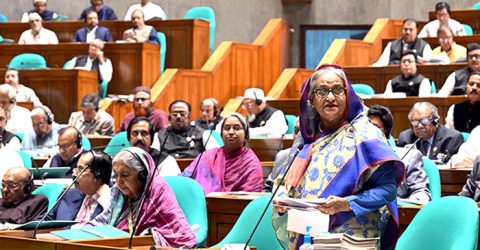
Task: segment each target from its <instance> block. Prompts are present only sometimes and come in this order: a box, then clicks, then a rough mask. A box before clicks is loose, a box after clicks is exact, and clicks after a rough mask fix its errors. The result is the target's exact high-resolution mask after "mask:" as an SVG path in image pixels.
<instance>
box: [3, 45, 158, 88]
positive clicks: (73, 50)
mask: <svg viewBox="0 0 480 250" xmlns="http://www.w3.org/2000/svg"><path fill="white" fill-rule="evenodd" d="M0 50H1V51H2V53H1V54H0V65H1V66H7V65H8V63H9V62H10V60H11V59H12V58H13V57H14V56H16V55H17V54H21V53H37V54H41V55H42V56H43V57H45V60H46V61H47V64H48V66H49V67H57V68H58V67H60V68H61V67H63V64H64V63H65V62H66V61H68V60H70V59H72V58H73V57H75V56H78V55H85V54H87V51H88V45H87V44H78V43H63V44H59V45H16V44H2V45H0ZM104 50H105V56H106V57H108V58H109V59H110V60H111V61H112V66H113V76H112V80H111V81H110V84H109V85H108V93H111V94H130V93H131V92H132V90H133V88H135V87H136V86H141V85H143V86H148V87H151V86H152V85H153V84H154V83H155V81H156V80H157V79H158V77H159V76H160V49H159V46H158V45H156V44H150V43H107V44H106V45H105V49H104Z"/></svg>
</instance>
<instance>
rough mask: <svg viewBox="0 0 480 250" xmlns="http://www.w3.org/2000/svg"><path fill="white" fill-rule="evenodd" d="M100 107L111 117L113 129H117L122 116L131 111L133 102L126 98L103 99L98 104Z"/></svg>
mask: <svg viewBox="0 0 480 250" xmlns="http://www.w3.org/2000/svg"><path fill="white" fill-rule="evenodd" d="M100 109H103V110H105V111H106V112H108V113H109V114H110V115H112V117H113V121H114V131H118V128H119V127H120V124H122V121H123V118H124V117H125V116H126V115H127V114H128V113H129V112H132V111H133V103H131V102H128V101H126V100H122V101H119V100H103V101H102V103H101V104H100Z"/></svg>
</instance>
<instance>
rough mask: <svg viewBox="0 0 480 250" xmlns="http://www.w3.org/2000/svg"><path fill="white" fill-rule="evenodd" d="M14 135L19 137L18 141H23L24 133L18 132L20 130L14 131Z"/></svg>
mask: <svg viewBox="0 0 480 250" xmlns="http://www.w3.org/2000/svg"><path fill="white" fill-rule="evenodd" d="M15 135H16V136H18V138H20V142H22V141H23V137H24V136H25V134H24V133H20V132H16V133H15Z"/></svg>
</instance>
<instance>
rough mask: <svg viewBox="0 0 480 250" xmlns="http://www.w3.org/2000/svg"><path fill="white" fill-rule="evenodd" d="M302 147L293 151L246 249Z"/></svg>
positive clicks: (246, 245) (299, 146)
mask: <svg viewBox="0 0 480 250" xmlns="http://www.w3.org/2000/svg"><path fill="white" fill-rule="evenodd" d="M302 148H303V143H302V144H300V145H298V147H296V148H295V152H294V153H293V157H292V158H290V162H289V163H288V165H287V169H286V170H285V173H284V174H283V176H282V179H281V180H280V184H279V185H277V187H276V188H275V190H274V191H273V193H272V197H270V200H268V203H267V205H266V206H265V209H263V212H262V214H261V215H260V218H258V221H257V224H255V227H254V228H253V231H252V233H251V234H250V236H249V237H248V240H247V242H245V246H244V248H243V250H246V249H247V247H248V244H249V243H250V241H251V240H252V238H253V235H254V234H255V231H257V228H258V226H259V225H260V222H261V221H262V218H263V216H264V215H265V213H266V212H267V209H268V207H269V206H270V204H271V203H272V200H273V198H274V197H275V195H276V194H277V192H278V189H279V188H280V186H281V183H283V181H284V180H285V177H286V176H287V173H288V171H289V170H290V167H291V166H292V164H293V161H294V160H295V158H297V155H298V153H300V151H301V150H302Z"/></svg>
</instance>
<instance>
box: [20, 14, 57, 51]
mask: <svg viewBox="0 0 480 250" xmlns="http://www.w3.org/2000/svg"><path fill="white" fill-rule="evenodd" d="M28 23H29V24H30V29H28V30H25V31H24V32H23V33H22V35H21V36H20V39H18V44H58V38H57V35H56V34H55V32H53V31H51V30H49V29H45V28H44V27H43V24H42V17H41V16H40V15H39V14H38V13H36V12H35V13H31V14H29V15H28Z"/></svg>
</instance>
